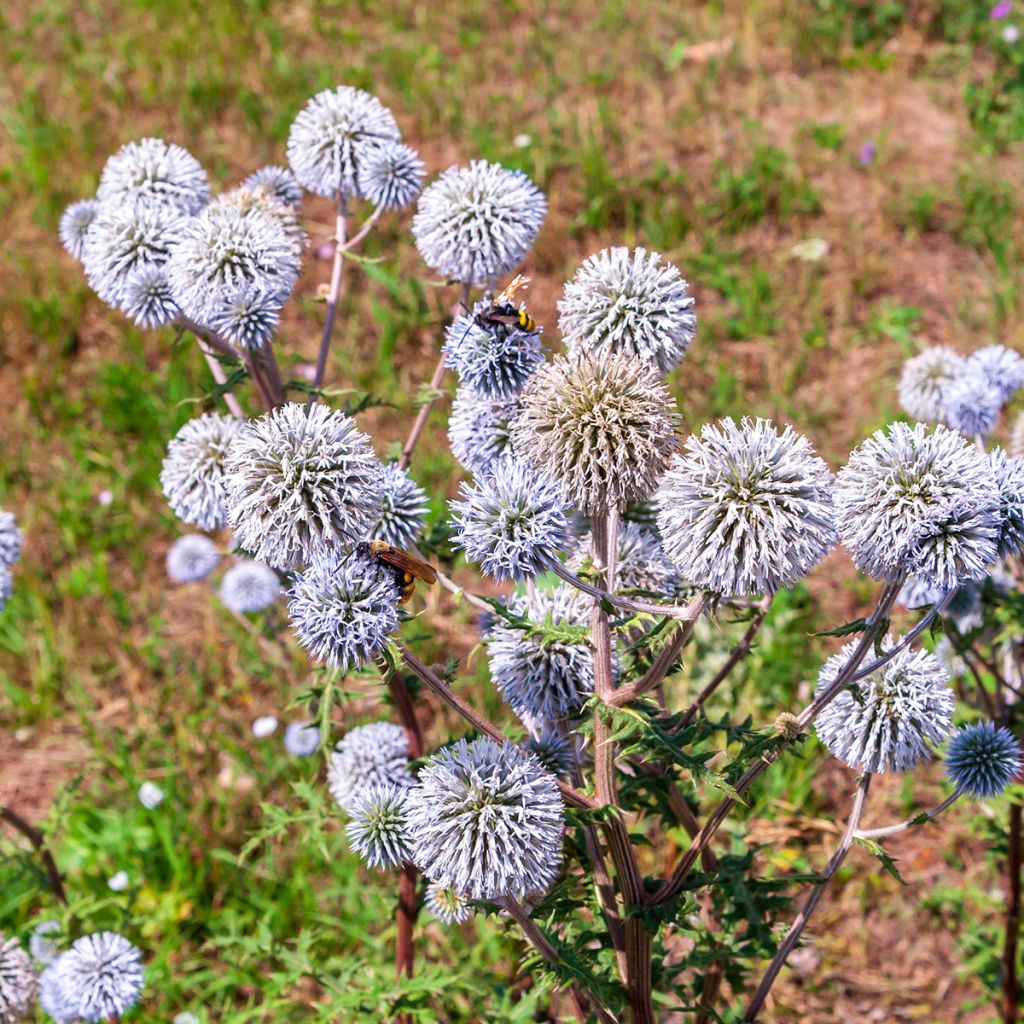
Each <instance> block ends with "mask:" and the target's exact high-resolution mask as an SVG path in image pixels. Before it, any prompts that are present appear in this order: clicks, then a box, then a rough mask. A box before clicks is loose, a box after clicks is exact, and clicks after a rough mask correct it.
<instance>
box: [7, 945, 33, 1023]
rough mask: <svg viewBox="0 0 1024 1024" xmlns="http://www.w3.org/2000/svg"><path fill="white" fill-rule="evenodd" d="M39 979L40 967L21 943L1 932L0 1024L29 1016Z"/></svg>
mask: <svg viewBox="0 0 1024 1024" xmlns="http://www.w3.org/2000/svg"><path fill="white" fill-rule="evenodd" d="M37 982H38V975H37V974H36V969H35V967H33V966H32V961H31V959H30V958H29V955H28V953H26V952H25V950H24V949H22V947H21V943H20V942H18V940H17V939H9V938H7V937H5V936H4V934H3V933H2V932H0V1024H17V1022H18V1021H23V1020H27V1019H28V1017H29V1015H30V1014H31V1012H32V1003H33V1001H34V1000H35V995H36V984H37Z"/></svg>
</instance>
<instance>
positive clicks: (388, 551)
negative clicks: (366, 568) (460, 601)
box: [356, 540, 437, 604]
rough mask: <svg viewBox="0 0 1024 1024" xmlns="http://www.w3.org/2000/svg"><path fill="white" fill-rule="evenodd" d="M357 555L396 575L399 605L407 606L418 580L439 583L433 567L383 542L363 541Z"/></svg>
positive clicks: (357, 548)
mask: <svg viewBox="0 0 1024 1024" xmlns="http://www.w3.org/2000/svg"><path fill="white" fill-rule="evenodd" d="M356 554H357V555H360V556H361V557H363V558H368V559H370V560H371V561H374V562H376V563H377V564H378V565H382V566H385V567H386V568H387V569H388V570H389V571H390V572H392V573H393V574H394V577H395V586H397V587H398V592H399V598H398V602H399V604H405V603H406V602H407V601H408V600H409V598H410V597H412V593H413V590H415V588H416V581H417V580H423V582H424V583H427V584H434V583H436V582H437V572H436V570H435V569H434V567H433V566H432V565H428V564H427V563H426V562H423V561H421V560H420V559H418V558H414V557H413V556H412V555H410V554H407V553H406V552H405V551H402V549H401V548H396V547H395V546H394V545H393V544H387V543H386V542H384V541H382V540H366V541H362V542H361V543H359V544H358V545H356Z"/></svg>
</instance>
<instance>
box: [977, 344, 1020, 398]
mask: <svg viewBox="0 0 1024 1024" xmlns="http://www.w3.org/2000/svg"><path fill="white" fill-rule="evenodd" d="M967 365H968V367H969V369H970V370H971V371H972V372H973V373H976V374H978V375H979V376H981V377H982V378H983V379H984V380H986V381H987V382H988V384H989V387H990V388H991V389H992V391H993V392H995V395H996V396H997V404H999V405H1002V404H1003V403H1004V402H1007V401H1009V400H1010V398H1012V397H1013V393H1014V392H1015V391H1017V390H1018V389H1019V388H1021V387H1024V357H1022V356H1021V354H1020V353H1019V352H1015V351H1014V350H1013V349H1012V348H1006V346H1005V345H986V346H985V347H984V348H979V349H978V351H977V352H973V353H972V354H971V355H970V356H969V357H968V359H967Z"/></svg>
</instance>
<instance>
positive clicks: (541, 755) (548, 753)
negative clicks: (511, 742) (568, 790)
mask: <svg viewBox="0 0 1024 1024" xmlns="http://www.w3.org/2000/svg"><path fill="white" fill-rule="evenodd" d="M525 746H526V749H527V750H528V751H529V752H530V753H531V754H533V755H534V757H536V758H537V760H538V761H540V763H541V764H542V765H543V766H544V767H545V768H546V769H547V770H548V771H549V772H551V774H552V775H554V776H555V777H556V778H559V779H568V778H569V777H570V776H571V775H572V770H573V767H574V766H575V764H576V751H575V747H574V742H573V740H572V739H571V738H570V737H569V736H564V735H562V733H560V732H559V731H558V730H557V729H555V728H553V727H552V726H550V725H546V726H544V727H542V728H541V729H540V731H539V732H538V733H537V735H536V736H532V737H530V739H528V740H527V741H526V744H525Z"/></svg>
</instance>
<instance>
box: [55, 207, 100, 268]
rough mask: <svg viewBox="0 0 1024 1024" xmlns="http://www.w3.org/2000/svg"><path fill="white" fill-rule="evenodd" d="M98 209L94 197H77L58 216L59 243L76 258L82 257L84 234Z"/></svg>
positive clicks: (86, 232)
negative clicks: (76, 199)
mask: <svg viewBox="0 0 1024 1024" xmlns="http://www.w3.org/2000/svg"><path fill="white" fill-rule="evenodd" d="M99 209H100V204H99V203H98V202H97V201H96V200H95V199H79V200H78V201H77V202H74V203H71V204H70V205H69V206H67V207H66V208H65V210H64V212H63V213H62V214H61V216H60V225H59V226H58V228H57V235H58V237H59V238H60V244H61V245H63V246H64V248H65V249H66V250H67V252H68V255H70V256H74V258H75V259H76V260H80V259H81V258H82V248H83V247H84V246H85V236H86V235H87V234H88V233H89V228H90V227H91V226H92V222H93V221H94V220H95V219H96V214H97V213H98V212H99Z"/></svg>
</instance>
